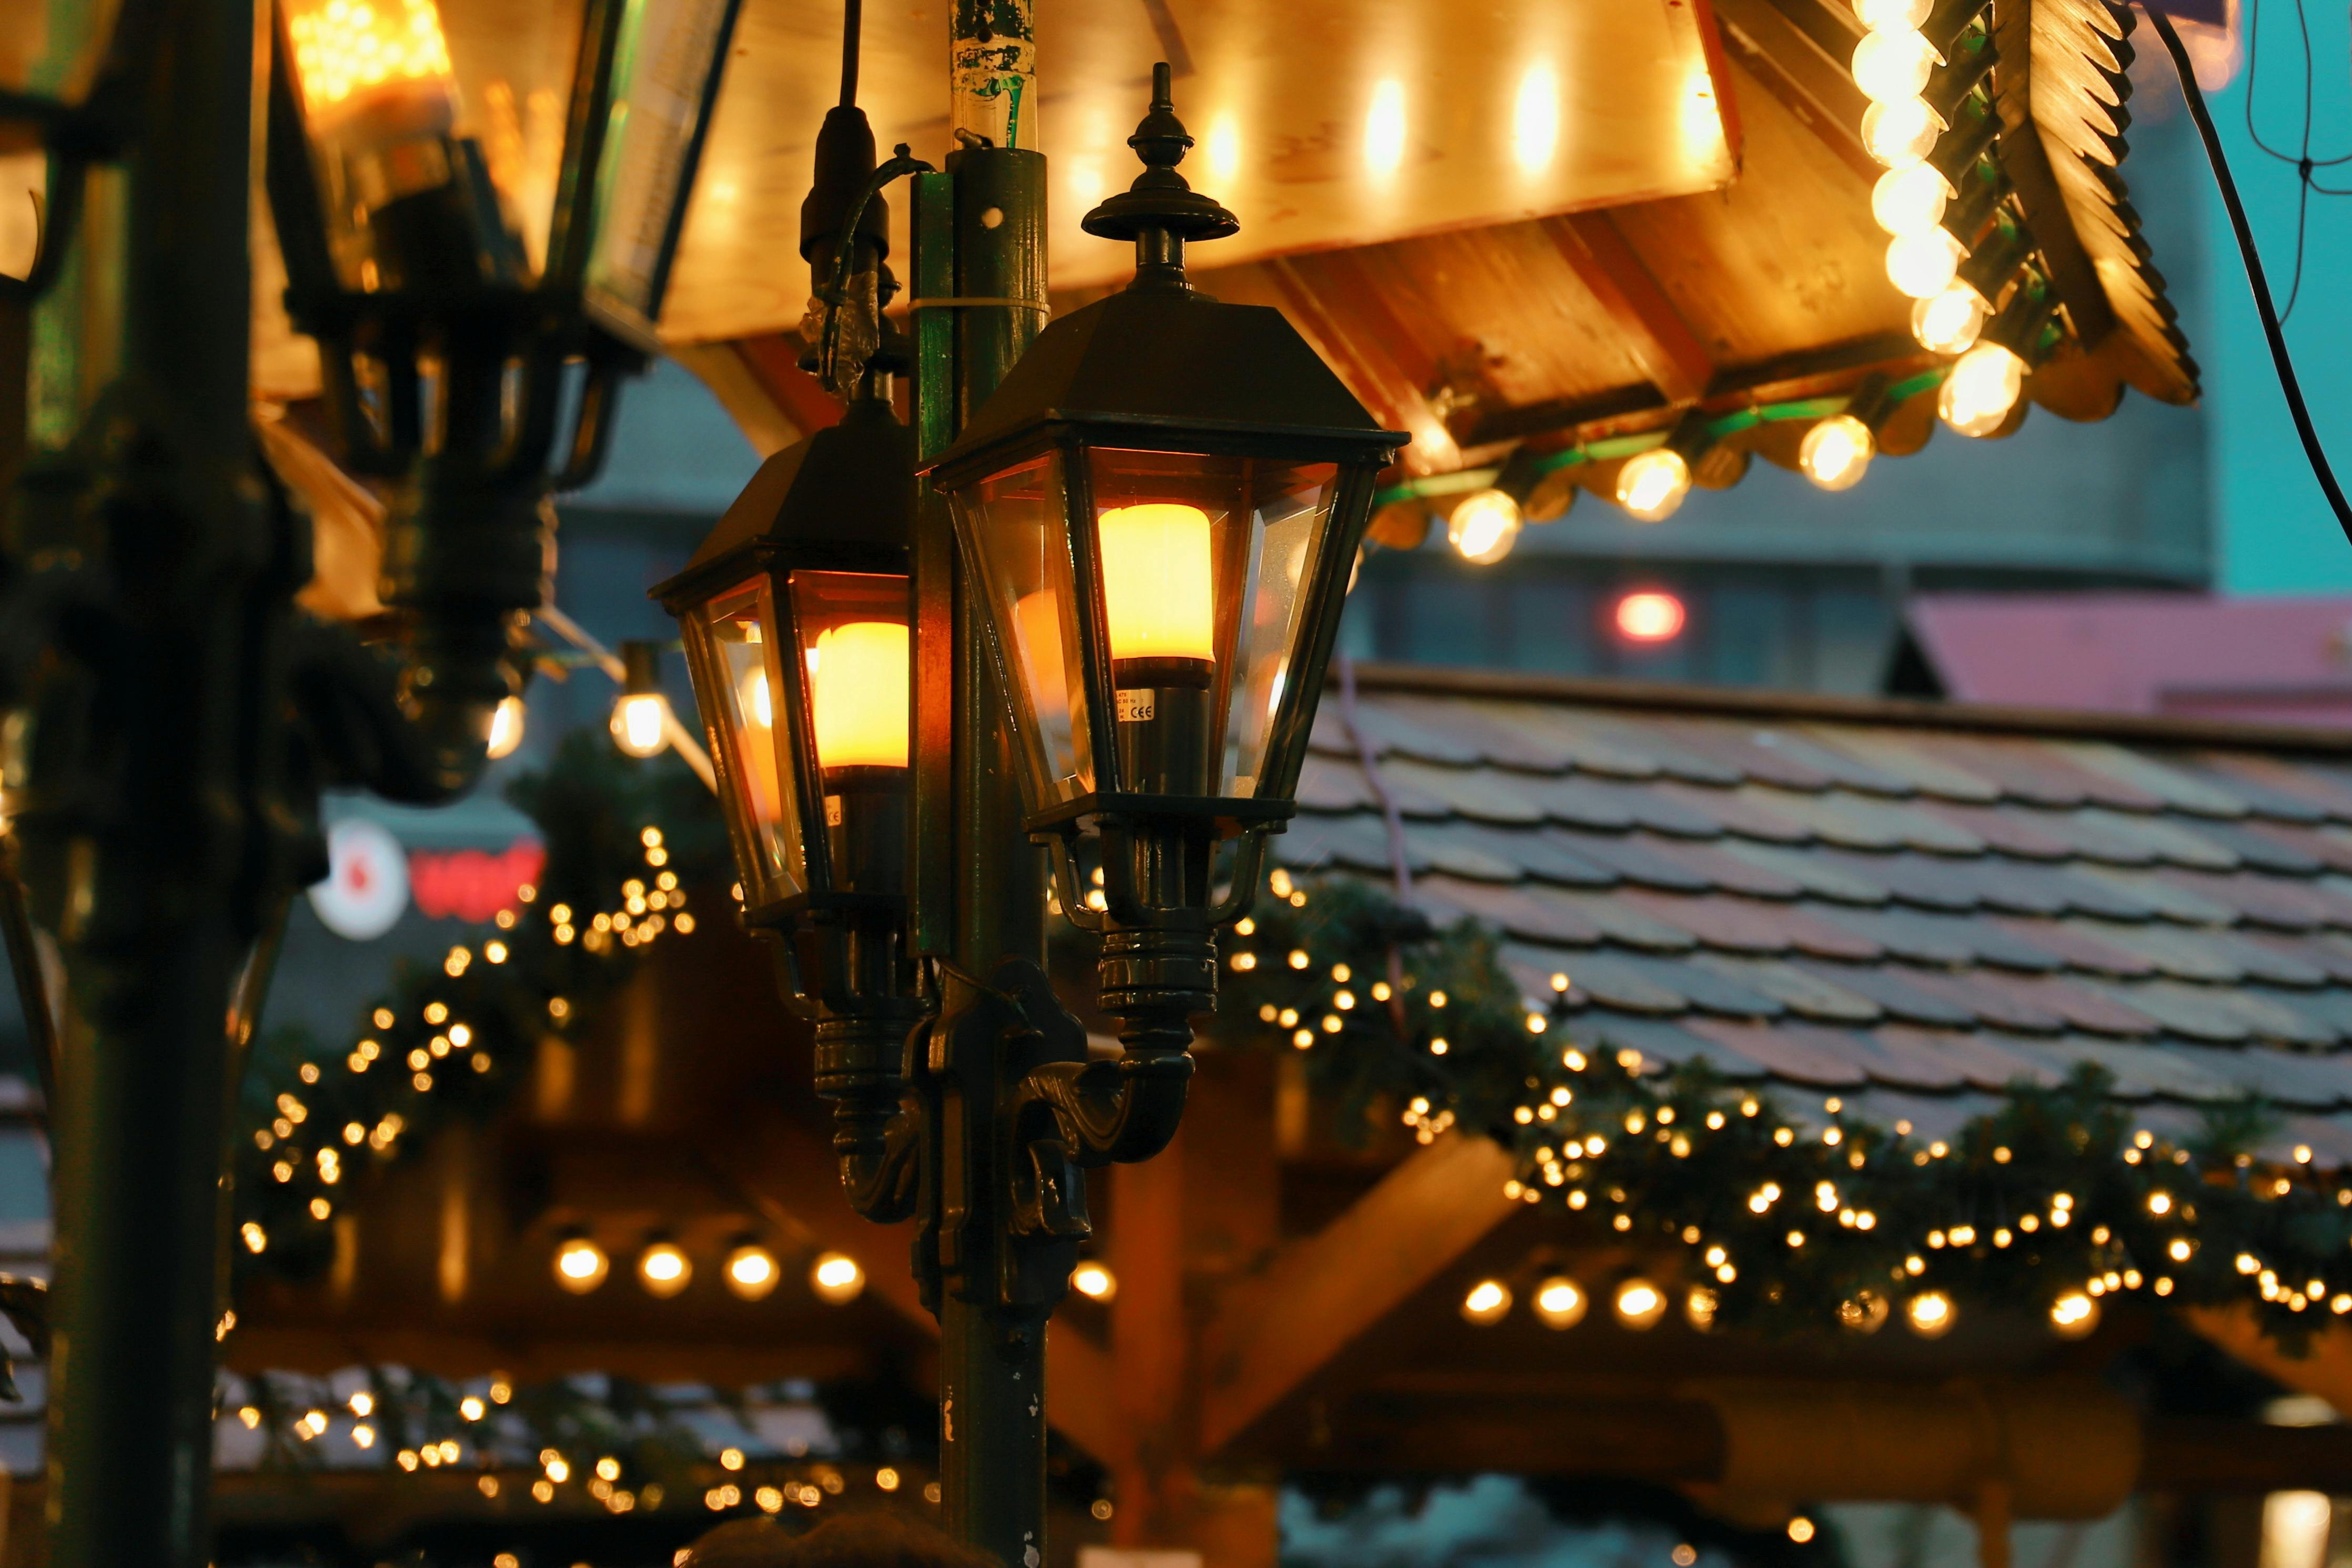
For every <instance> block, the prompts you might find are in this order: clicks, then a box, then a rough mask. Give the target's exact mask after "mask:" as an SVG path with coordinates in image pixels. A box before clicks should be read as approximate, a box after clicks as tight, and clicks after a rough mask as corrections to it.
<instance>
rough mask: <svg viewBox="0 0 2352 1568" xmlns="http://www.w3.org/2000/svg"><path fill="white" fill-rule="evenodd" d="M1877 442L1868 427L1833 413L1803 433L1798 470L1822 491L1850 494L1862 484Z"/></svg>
mask: <svg viewBox="0 0 2352 1568" xmlns="http://www.w3.org/2000/svg"><path fill="white" fill-rule="evenodd" d="M1877 450H1878V438H1877V437H1875V436H1874V435H1873V434H1871V433H1870V426H1868V425H1867V424H1864V423H1863V422H1862V421H1861V420H1859V419H1856V418H1855V417H1854V416H1853V414H1850V413H1833V414H1832V415H1830V416H1829V417H1828V418H1827V419H1824V420H1822V422H1821V423H1818V424H1815V425H1814V426H1813V427H1812V429H1811V430H1809V431H1807V432H1805V439H1804V441H1803V443H1802V444H1801V445H1800V446H1799V447H1798V448H1797V466H1798V467H1800V468H1802V469H1803V470H1804V471H1805V477H1806V478H1808V479H1811V481H1812V482H1813V483H1814V484H1815V485H1816V486H1820V487H1821V488H1822V489H1824V490H1851V489H1853V487H1854V486H1856V485H1859V484H1861V483H1862V476H1863V475H1864V473H1866V472H1868V471H1869V468H1870V459H1871V457H1872V456H1873V455H1874V454H1875V453H1876V452H1877Z"/></svg>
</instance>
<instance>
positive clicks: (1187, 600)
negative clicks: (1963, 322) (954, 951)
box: [931, 65, 1406, 1051]
mask: <svg viewBox="0 0 2352 1568" xmlns="http://www.w3.org/2000/svg"><path fill="white" fill-rule="evenodd" d="M1168 80H1169V74H1168V68H1167V67H1166V66H1165V65H1162V66H1160V67H1158V68H1155V71H1154V73H1153V99H1152V105H1151V112H1150V114H1149V115H1148V116H1147V117H1146V118H1145V119H1144V120H1143V122H1142V124H1141V125H1139V127H1138V128H1137V130H1136V133H1135V135H1134V136H1133V137H1131V138H1129V142H1128V145H1129V146H1130V147H1132V148H1134V149H1135V150H1136V152H1137V154H1138V156H1139V157H1140V158H1141V160H1142V161H1143V163H1144V165H1145V170H1144V172H1143V174H1142V175H1141V176H1140V177H1139V178H1138V179H1137V181H1136V182H1135V184H1134V186H1133V187H1132V188H1131V189H1130V190H1129V191H1127V192H1125V193H1121V194H1118V195H1116V196H1113V197H1112V198H1111V199H1110V200H1108V202H1105V203H1104V204H1102V205H1101V206H1099V207H1097V208H1096V209H1095V210H1094V211H1093V212H1091V213H1089V214H1087V217H1086V220H1085V226H1086V229H1087V232H1088V233H1089V234H1094V235H1102V236H1104V237H1107V238H1117V239H1131V240H1133V241H1134V242H1135V247H1136V261H1137V266H1136V277H1135V281H1134V283H1133V284H1132V285H1131V286H1130V287H1128V288H1127V289H1125V290H1123V291H1121V292H1120V293H1118V294H1114V295H1112V296H1110V297H1109V298H1106V299H1103V300H1100V301H1098V302H1097V303H1096V304H1093V305H1090V306H1087V308H1084V309H1081V310H1078V311H1076V312H1073V313H1072V314H1070V315H1068V316H1066V317H1064V318H1062V319H1059V320H1056V321H1055V322H1054V323H1053V324H1052V325H1051V326H1050V327H1048V328H1047V329H1045V331H1044V332H1043V333H1042V334H1041V335H1040V336H1039V337H1038V339H1037V340H1036V342H1035V343H1034V345H1033V346H1032V347H1031V348H1030V350H1029V351H1028V353H1027V354H1026V355H1025V356H1024V358H1023V359H1022V360H1021V361H1020V362H1019V363H1018V364H1017V365H1015V366H1014V367H1013V371H1012V373H1011V374H1010V375H1008V376H1007V377H1006V378H1005V380H1004V382H1003V384H1002V385H1001V386H1000V387H999V388H998V389H997V391H996V392H995V393H994V395H993V396H992V397H991V398H990V399H989V400H988V402H986V403H985V404H983V405H982V407H981V409H980V411H979V412H978V413H976V414H975V415H974V416H973V417H972V421H971V424H970V426H969V427H968V428H967V429H966V430H965V431H964V433H963V434H962V436H961V439H959V440H958V441H957V442H956V444H954V445H953V446H951V447H950V448H949V449H948V450H947V451H946V452H945V453H943V454H942V455H940V457H939V458H938V459H937V460H936V462H935V463H934V465H932V469H931V472H932V475H933V480H934V483H935V484H937V485H938V486H939V487H940V489H942V490H944V491H945V492H947V494H948V496H949V497H950V501H951V502H952V503H953V507H954V512H955V517H956V525H957V529H958V535H959V538H960V539H961V545H962V549H963V551H964V559H965V560H966V562H967V563H968V565H969V567H970V569H971V572H972V574H973V576H974V578H975V579H976V580H977V581H978V582H979V584H980V585H981V596H982V600H983V601H984V602H985V604H986V606H987V616H988V622H989V626H990V631H991V635H992V642H993V646H994V650H995V654H996V657H997V659H998V660H999V662H1000V670H1001V674H1002V675H1003V685H1004V689H1005V690H1006V692H1007V693H1008V694H1009V695H1010V697H1011V701H1012V706H1013V715H1012V719H1013V727H1014V728H1015V729H1016V731H1017V732H1018V734H1019V737H1020V750H1021V753H1022V756H1023V757H1024V766H1025V773H1026V777H1025V779H1024V789H1025V793H1026V803H1027V806H1028V811H1029V815H1028V827H1029V829H1030V831H1031V832H1032V834H1033V835H1034V836H1037V837H1039V838H1041V839H1044V840H1045V841H1048V842H1050V843H1052V844H1053V845H1054V846H1055V854H1056V865H1057V868H1058V869H1057V873H1056V877H1057V882H1058V884H1059V887H1060V891H1061V894H1062V903H1063V906H1064V907H1065V908H1066V910H1067V911H1068V912H1069V913H1070V915H1072V917H1073V918H1074V919H1076V920H1079V921H1081V922H1082V923H1085V924H1087V925H1088V926H1089V927H1091V928H1096V929H1099V930H1100V931H1101V932H1102V933H1103V937H1104V941H1103V956H1102V1003H1103V1007H1104V1008H1105V1009H1106V1010H1108V1011H1109V1012H1112V1013H1114V1014H1117V1015H1118V1016H1119V1017H1121V1018H1122V1019H1124V1020H1125V1022H1126V1028H1125V1030H1123V1032H1122V1034H1121V1039H1122V1040H1125V1041H1126V1042H1127V1043H1128V1044H1129V1046H1130V1047H1131V1048H1136V1049H1140V1050H1145V1051H1181V1050H1182V1049H1183V1048H1184V1046H1185V1045H1186V1044H1187V1043H1188V1042H1189V1041H1190V1039H1191V1030H1190V1026H1189V1024H1188V1023H1187V1021H1186V1020H1187V1019H1188V1018H1189V1017H1190V1016H1191V1015H1192V1014H1194V1013H1199V1012H1204V1011H1207V1010H1209V1009H1212V1008H1213V1006H1214V1005H1215V995H1216V992H1215V988H1216V964H1215V949H1214V946H1213V936H1214V932H1215V929H1216V927H1217V926H1218V925H1222V924H1223V923H1225V922H1227V921H1230V920H1233V919H1235V918H1238V917H1239V916H1240V915H1242V914H1243V913H1244V910H1245V909H1246V908H1247V907H1248V903H1249V900H1250V897H1251V895H1252V894H1253V892H1254V890H1255V883H1256V881H1257V873H1258V868H1259V865H1260V863H1261V860H1262V855H1263V847H1264V844H1263V835H1264V834H1265V832H1266V831H1269V830H1271V829H1274V828H1276V827H1277V826H1278V825H1279V824H1280V823H1281V822H1283V821H1285V820H1286V819H1287V818H1288V817H1289V816H1290V814H1291V811H1292V810H1293V805H1294V802H1293V799H1292V797H1293V793H1294V791H1295V789H1296V787H1297V778H1298V769H1299V766H1300V764H1301V762H1302V761H1303V759H1304V758H1305V755H1306V750H1307V730H1308V727H1309V726H1310V725H1311V724H1312V722H1313V720H1314V716H1315V703H1316V699H1317V697H1318V695H1319V693H1320V689H1321V686H1322V684H1323V671H1324V665H1325V664H1326V662H1327V661H1328V658H1329V656H1330V653H1331V644H1332V640H1333V638H1334V637H1335V635H1336V634H1337V632H1338V630H1339V612H1340V607H1341V602H1342V600H1343V599H1344V597H1345V594H1346V591H1347V587H1348V580H1349V571H1350V569H1351V567H1352V566H1353V563H1354V561H1355V557H1356V549H1357V545H1358V543H1359V541H1360V538H1361V537H1362V534H1363V530H1364V526H1365V523H1366V521H1367V519H1368V517H1369V514H1370V507H1371V499H1372V493H1373V487H1374V480H1375V478H1376V476H1378V474H1379V473H1380V471H1381V469H1382V468H1383V467H1385V466H1386V465H1388V464H1389V463H1391V461H1393V460H1394V458H1395V456H1396V453H1397V450H1398V448H1399V447H1401V446H1402V444H1404V442H1405V440H1406V437H1405V436H1404V435H1402V434H1399V433H1397V432H1394V431H1388V430H1383V429H1381V427H1380V425H1379V423H1377V422H1376V421H1374V420H1373V418H1372V417H1371V415H1370V413H1367V412H1366V411H1365V409H1364V407H1363V405H1362V404H1361V403H1360V402H1357V400H1356V398H1355V396H1354V395H1353V394H1352V393H1350V392H1349V391H1348V389H1347V387H1346V386H1345V385H1343V384H1342V383H1341V382H1340V381H1339V377H1338V376H1336V375H1334V374H1333V373H1332V372H1331V371H1330V370H1329V369H1328V367H1327V366H1325V365H1324V363H1323V362H1322V361H1321V360H1320V359H1318V357H1317V356H1316V354H1315V351H1314V350H1312V349H1310V348H1309V347H1308V346H1307V342H1306V340H1304V339H1302V338H1301V337H1300V336H1299V335H1298V333H1297V331H1296V330H1295V329H1292V327H1291V326H1290V324H1289V323H1288V322H1287V321H1286V320H1285V319H1283V317H1282V314H1281V313H1280V312H1279V311H1276V310H1273V309H1269V308H1264V307H1259V306H1244V305H1227V304H1222V303H1220V302H1218V301H1216V300H1214V299H1212V298H1208V297H1207V296H1205V295H1202V294H1198V293H1195V292H1194V291H1193V290H1192V287H1190V285H1189V284H1188V283H1187V282H1186V280H1185V277H1184V242H1185V241H1187V240H1200V239H1215V238H1219V237H1222V236H1223V235H1230V234H1232V233H1234V231H1235V229H1236V228H1237V227H1238V226H1239V225H1237V224H1236V222H1235V221H1234V216H1233V214H1230V213H1228V212H1226V211H1225V210H1224V208H1223V207H1221V206H1219V205H1218V204H1216V203H1215V202H1213V201H1211V200H1210V199H1208V198H1207V197H1206V196H1203V195H1201V194H1199V193H1195V192H1193V191H1192V190H1191V189H1190V188H1189V187H1187V185H1186V184H1185V182H1184V180H1183V178H1182V176H1181V175H1180V174H1178V173H1177V172H1176V168H1175V166H1176V164H1177V163H1178V162H1180V161H1181V159H1182V157H1183V155H1184V152H1185V150H1186V149H1187V148H1189V147H1190V146H1192V138H1191V137H1190V136H1189V135H1187V134H1186V133H1185V131H1184V127H1183V125H1182V123H1181V121H1180V120H1178V119H1177V118H1176V116H1175V114H1174V112H1173V110H1172V108H1171V104H1170V100H1169V87H1168ZM1082 834H1087V835H1092V836H1096V837H1097V838H1098V841H1099V842H1098V847H1099V852H1100V855H1101V865H1102V871H1103V884H1102V892H1103V895H1104V896H1103V900H1102V904H1103V907H1102V908H1101V909H1099V910H1094V909H1090V908H1089V907H1088V906H1087V904H1086V903H1085V901H1084V900H1083V897H1082V884H1081V883H1080V882H1079V880H1078V873H1077V866H1078V861H1079V856H1078V854H1077V847H1078V840H1079V838H1080V836H1081V835H1082ZM1236 837H1238V838H1240V839H1241V840H1242V841H1243V842H1242V845H1241V852H1240V853H1239V854H1238V855H1237V856H1236V857H1235V859H1234V862H1233V891H1232V892H1231V893H1230V894H1227V895H1225V896H1224V897H1223V898H1222V899H1220V898H1218V897H1217V896H1216V895H1215V894H1214V892H1213V886H1212V883H1213V873H1214V865H1215V860H1216V856H1215V851H1216V847H1217V845H1218V844H1219V842H1220V841H1224V840H1228V839H1233V838H1236Z"/></svg>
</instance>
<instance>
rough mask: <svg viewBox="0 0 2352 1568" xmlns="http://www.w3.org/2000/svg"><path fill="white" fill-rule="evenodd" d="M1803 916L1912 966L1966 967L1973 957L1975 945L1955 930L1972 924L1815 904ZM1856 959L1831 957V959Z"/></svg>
mask: <svg viewBox="0 0 2352 1568" xmlns="http://www.w3.org/2000/svg"><path fill="white" fill-rule="evenodd" d="M1806 913H1807V914H1809V915H1812V916H1813V918H1815V919H1816V920H1819V921H1820V922H1821V923H1822V924H1823V925H1832V926H1835V927H1837V928H1838V929H1839V930H1841V931H1845V932H1851V933H1852V934H1853V936H1855V937H1857V938H1859V939H1863V940H1866V941H1867V942H1868V943H1869V945H1870V946H1872V947H1874V948H1878V949H1880V950H1882V951H1883V952H1885V953H1891V954H1893V955H1894V956H1896V957H1898V958H1908V959H1909V960H1911V962H1913V963H1915V964H1945V965H1950V964H1966V963H1968V962H1969V961H1970V960H1972V959H1973V958H1975V956H1976V945H1975V944H1974V943H1973V942H1971V941H1969V939H1968V937H1967V936H1965V935H1963V933H1962V931H1961V930H1956V929H1955V927H1962V928H1965V927H1967V926H1969V925H1974V924H1975V923H1974V922H1970V921H1962V920H1950V919H1942V918H1939V917H1937V916H1936V915H1922V914H1920V913H1919V912H1918V911H1916V910H1911V909H1896V908H1894V907H1892V906H1889V907H1887V908H1885V909H1833V908H1825V907H1823V906H1821V905H1818V904H1816V905H1813V906H1811V908H1809V909H1808V910H1807V911H1806ZM1831 956H1833V957H1851V956H1857V955H1852V954H1843V953H1839V954H1832V955H1831ZM1861 956H1877V955H1876V954H1867V955H1861Z"/></svg>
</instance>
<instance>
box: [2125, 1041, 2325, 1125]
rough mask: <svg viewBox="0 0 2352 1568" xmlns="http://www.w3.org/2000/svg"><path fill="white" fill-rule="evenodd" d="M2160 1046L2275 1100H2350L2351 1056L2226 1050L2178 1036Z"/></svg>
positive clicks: (2315, 1103)
mask: <svg viewBox="0 0 2352 1568" xmlns="http://www.w3.org/2000/svg"><path fill="white" fill-rule="evenodd" d="M2156 1049H2158V1050H2159V1051H2165V1052H2167V1053H2168V1054H2171V1055H2176V1056H2180V1057H2183V1058H2185V1059H2187V1060H2188V1061H2189V1062H2190V1063H2191V1064H2193V1065H2194V1066H2195V1067H2196V1068H2197V1070H2198V1071H2200V1072H2202V1073H2205V1074H2207V1075H2208V1076H2210V1077H2213V1078H2219V1079H2221V1080H2223V1081H2224V1082H2230V1083H2234V1084H2236V1085H2237V1086H2238V1087H2239V1088H2240V1089H2242V1090H2243V1091H2244V1092H2246V1093H2248V1094H2252V1095H2255V1096H2257V1097H2259V1098H2261V1099H2263V1100H2267V1101H2271V1102H2273V1103H2276V1104H2280V1105H2294V1106H2300V1107H2302V1108H2304V1109H2306V1110H2321V1111H2326V1110H2332V1109H2334V1108H2335V1107H2336V1106H2338V1105H2341V1104H2344V1103H2347V1101H2352V1058H2346V1057H2334V1056H2314V1055H2308V1054H2306V1053H2305V1052H2302V1051H2266V1050H2264V1049H2263V1048H2262V1047H2260V1046H2252V1047H2249V1048H2246V1049H2244V1050H2240V1051H2222V1050H2217V1049H2216V1048H2214V1047H2212V1046H2205V1045H2188V1044H2184V1043H2183V1042H2181V1041H2179V1040H2167V1041H2164V1042H2162V1043H2160V1044H2159V1045H2158V1047H2157V1048H2156Z"/></svg>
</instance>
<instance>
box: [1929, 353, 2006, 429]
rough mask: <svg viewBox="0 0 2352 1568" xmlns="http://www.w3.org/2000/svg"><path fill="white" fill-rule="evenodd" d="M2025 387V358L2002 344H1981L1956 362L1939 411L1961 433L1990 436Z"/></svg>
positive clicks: (1939, 397) (1940, 395)
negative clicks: (2021, 357)
mask: <svg viewBox="0 0 2352 1568" xmlns="http://www.w3.org/2000/svg"><path fill="white" fill-rule="evenodd" d="M2024 390H2025V361H2023V360H2021V359H2019V358H2018V357H2017V355H2016V354H2015V353H2014V352H2013V351H2012V350H2010V349H2008V348H2006V347H2004V346H2003V345H2001V344H2000V343H1979V344H1978V345H1977V346H1976V347H1975V348H1973V349H1970V350H1969V351H1968V352H1967V353H1965V354H1962V355H1961V356H1960V357H1959V359H1958V360H1957V361H1954V363H1953V365H1952V373H1951V374H1950V375H1948V376H1947V377H1945V378H1944V388H1943V391H1941V392H1938V393H1937V395H1936V413H1937V415H1938V416H1939V417H1941V418H1942V420H1943V422H1944V423H1946V424H1948V425H1950V426H1951V427H1952V428H1953V429H1954V430H1957V431H1958V432H1959V433H1960V434H1962V435H1990V434H1992V433H1993V432H1994V431H1996V430H1999V429H2000V427H2001V424H2002V423H2004V422H2005V421H2006V420H2007V419H2008V418H2009V415H2010V411H2011V409H2014V408H2015V407H2016V406H2017V400H2018V397H2019V394H2021V392H2024Z"/></svg>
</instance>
